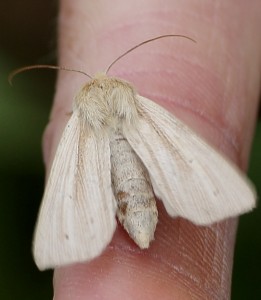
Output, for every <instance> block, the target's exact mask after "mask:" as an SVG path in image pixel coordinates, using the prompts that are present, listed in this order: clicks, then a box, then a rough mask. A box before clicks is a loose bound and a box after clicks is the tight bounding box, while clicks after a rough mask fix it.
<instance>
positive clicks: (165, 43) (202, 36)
mask: <svg viewBox="0 0 261 300" xmlns="http://www.w3.org/2000/svg"><path fill="white" fill-rule="evenodd" d="M246 5H247V7H245V6H246ZM260 6H261V3H260V1H258V0H256V1H254V0H253V1H251V2H248V3H247V2H246V1H244V0H240V1H238V0H230V1H227V0H220V1H214V2H213V1H207V0H203V1H196V0H184V1H172V0H167V1H164V2H163V1H157V0H145V1H139V0H134V1H125V0H123V1H122V0H121V1H120V0H115V1H113V4H112V3H111V1H105V0H97V1H84V0H75V1H70V0H61V1H60V17H59V65H61V66H66V67H72V68H74V69H79V70H84V71H86V72H88V73H89V74H90V75H94V74H95V73H96V72H98V71H103V70H105V69H106V67H107V66H108V65H109V64H110V63H111V62H112V61H113V60H114V59H115V58H117V57H118V56H119V55H121V54H122V53H123V52H124V51H126V50H128V49H130V48H131V47H133V46H134V45H136V44H138V43H139V42H141V41H144V40H146V39H149V38H151V37H155V36H158V35H163V34H169V33H171V34H183V35H187V36H189V37H191V38H194V39H195V40H196V41H197V43H196V44H194V43H192V42H190V41H188V40H185V39H181V38H170V39H167V40H160V41H157V42H154V43H151V44H148V45H146V46H143V47H142V48H140V49H137V50H135V51H133V52H132V53H131V54H129V55H128V56H126V57H125V58H123V59H122V60H121V61H119V62H118V63H117V65H115V66H114V67H113V68H112V69H111V70H110V72H109V74H111V75H114V76H118V77H120V78H123V79H126V80H128V81H129V82H131V84H132V85H133V86H134V87H135V88H136V90H137V91H138V93H139V94H141V95H143V96H145V97H148V98H150V99H152V100H154V101H156V102H158V103H160V104H161V105H162V106H164V107H165V108H167V109H168V110H170V111H171V112H173V113H174V114H175V115H176V116H177V117H179V118H180V119H181V120H183V121H184V122H185V123H187V124H188V125H189V126H190V127H192V128H193V129H194V130H195V131H197V132H198V133H199V134H201V135H202V136H203V137H204V138H205V139H206V140H208V142H209V143H210V144H211V145H213V146H215V147H216V148H218V149H219V151H221V152H222V153H224V155H226V156H227V157H229V158H230V159H232V160H233V161H234V162H235V163H237V164H238V165H239V166H240V167H241V168H242V169H244V170H245V169H246V168H247V160H248V155H249V151H250V147H251V140H252V136H253V130H254V125H255V117H256V111H257V105H258V93H259V88H260V86H259V85H260V53H261V49H260V48H261V47H260V46H261V45H260V36H261V35H260V28H261V26H260V25H261V24H260V23H261V7H260ZM87 80H88V78H85V77H84V76H82V75H79V74H75V73H71V72H60V73H59V76H58V82H57V92H56V96H55V101H54V107H53V110H52V114H51V121H50V123H49V125H48V127H47V129H46V132H45V136H44V157H45V162H46V166H47V170H49V169H50V166H51V161H52V159H53V156H54V154H55V150H56V147H57V144H58V142H59V139H60V136H61V133H62V131H63V128H64V126H65V123H66V121H67V120H68V118H69V114H70V112H71V107H72V100H73V96H74V95H75V94H76V92H77V91H78V90H79V89H80V88H81V86H82V85H83V84H84V83H85V82H86V81H87ZM158 209H159V223H158V226H157V229H156V233H155V241H153V242H152V243H151V246H150V248H149V249H148V250H140V249H139V248H138V247H137V246H136V245H135V244H134V243H133V242H132V240H131V239H130V238H129V237H128V235H127V234H126V233H125V232H124V231H123V229H122V228H121V227H120V226H118V228H117V230H116V232H115V235H114V237H113V240H112V242H111V244H110V245H109V246H108V247H107V249H106V250H105V251H104V253H103V254H102V255H101V256H100V257H98V258H97V259H95V260H93V261H91V262H89V263H84V264H78V265H73V266H69V267H63V268H59V269H56V270H55V273H54V299H56V300H58V299H63V300H67V299H74V300H75V299H77V300H80V299H114V300H117V299H123V298H124V299H125V300H129V299H152V300H153V299H159V298H160V299H229V298H230V286H231V274H232V261H233V250H234V243H235V235H236V227H237V220H235V219H233V220H226V221H224V222H221V223H218V224H214V225H212V226H209V227H197V226H195V225H193V224H191V223H190V222H188V221H186V220H183V219H180V218H176V219H172V218H170V217H169V216H168V215H167V213H166V211H165V209H164V207H163V205H162V203H161V202H160V201H158Z"/></svg>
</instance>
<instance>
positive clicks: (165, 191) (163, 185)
mask: <svg viewBox="0 0 261 300" xmlns="http://www.w3.org/2000/svg"><path fill="white" fill-rule="evenodd" d="M137 99H138V104H139V112H140V118H139V122H137V124H136V128H135V127H124V128H123V130H124V135H125V136H126V138H127V140H128V142H129V143H130V145H131V146H132V148H133V149H134V150H135V151H136V153H137V154H138V155H139V156H140V158H141V160H142V161H143V163H144V164H145V166H146V167H147V169H148V171H149V174H150V178H151V180H152V185H153V189H154V192H155V194H156V195H157V196H158V197H159V198H160V199H161V200H162V201H163V203H164V205H165V207H166V209H167V211H168V213H169V214H170V215H172V216H177V215H178V216H181V217H184V218H186V219H188V220H190V221H192V222H194V223H196V224H201V225H207V224H211V223H213V222H217V221H220V220H222V219H225V218H228V217H233V216H237V215H239V214H241V213H244V212H246V211H249V210H251V209H253V208H254V206H255V200H256V194H255V190H254V188H253V186H252V184H251V183H250V182H249V181H248V179H247V178H246V177H245V176H244V175H243V174H242V172H240V171H239V169H238V168H237V167H236V166H234V165H233V164H232V163H230V162H229V161H228V160H227V159H225V158H224V157H223V156H222V155H220V154H219V153H217V151H215V150H214V149H213V148H212V147H210V146H209V145H208V144H207V143H206V142H205V141H203V139H201V138H200V137H199V136H198V135H196V134H195V133H194V132H193V131H192V130H190V129H189V128H188V127H187V126H185V125H184V124H183V123H182V122H181V121H179V120H178V119H177V118H175V116H173V115H171V114H170V113H168V112H167V111H166V110H164V109H163V108H162V107H160V106H159V105H157V104H156V103H154V102H152V101H150V100H149V99H146V98H144V97H141V96H138V97H137Z"/></svg>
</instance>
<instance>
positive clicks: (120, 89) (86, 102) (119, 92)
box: [74, 74, 158, 248]
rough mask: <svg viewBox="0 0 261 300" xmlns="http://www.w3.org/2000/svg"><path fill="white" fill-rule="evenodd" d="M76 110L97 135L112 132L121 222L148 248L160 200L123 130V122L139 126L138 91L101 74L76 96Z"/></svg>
mask: <svg viewBox="0 0 261 300" xmlns="http://www.w3.org/2000/svg"><path fill="white" fill-rule="evenodd" d="M76 110H77V112H78V113H79V114H80V117H81V119H83V120H84V121H85V122H86V124H87V126H88V127H89V128H91V129H92V130H94V131H95V132H96V133H97V134H99V131H100V132H101V133H103V132H104V130H108V134H109V137H110V151H111V154H110V157H111V178H112V188H113V192H114V196H115V199H116V202H117V205H118V209H117V216H118V219H119V221H120V222H121V224H122V225H123V227H124V228H125V230H126V231H127V232H128V233H129V235H130V236H131V238H132V239H133V240H134V241H135V243H137V244H138V245H139V247H140V248H148V247H149V244H150V242H151V241H152V240H153V239H154V232H155V229H156V225H157V222H158V211H157V207H156V200H155V197H154V194H153V189H152V185H151V182H150V178H149V175H148V171H147V169H146V168H145V166H144V164H143V163H142V161H141V159H140V158H139V157H138V156H137V154H136V153H135V151H134V150H133V149H132V148H131V146H130V144H129V143H128V141H127V140H126V138H125V137H124V136H123V134H122V130H121V126H122V123H123V122H126V123H127V124H128V125H130V126H135V123H136V122H137V121H138V111H137V105H136V92H135V90H134V89H133V88H132V86H131V85H130V84H129V83H127V82H125V81H123V80H119V79H116V78H110V77H108V76H107V75H105V74H98V75H97V76H96V77H95V78H94V79H93V80H92V81H90V82H89V83H87V84H86V85H85V86H84V87H83V88H82V90H81V91H80V93H79V94H78V95H77V96H76V98H75V103H74V111H76Z"/></svg>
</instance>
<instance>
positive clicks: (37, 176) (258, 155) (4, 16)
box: [0, 0, 261, 300]
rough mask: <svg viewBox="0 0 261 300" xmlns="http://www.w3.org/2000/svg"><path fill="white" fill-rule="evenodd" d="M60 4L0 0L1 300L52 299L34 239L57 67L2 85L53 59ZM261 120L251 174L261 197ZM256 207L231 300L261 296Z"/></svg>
mask: <svg viewBox="0 0 261 300" xmlns="http://www.w3.org/2000/svg"><path fill="white" fill-rule="evenodd" d="M57 8H58V4H57V2H56V1H51V0H45V1H40V0H24V1H18V0H14V1H3V0H2V1H1V2H0V42H1V43H0V141H1V148H0V156H1V160H0V191H1V201H0V238H1V241H2V242H1V246H0V299H1V300H2V299H3V300H6V299H12V300H13V299H26V300H31V299H39V300H41V299H52V273H51V272H50V271H47V272H39V271H38V270H37V268H36V267H35V265H34V262H33V260H32V255H31V240H32V234H33V228H34V224H35V220H36V215H37V210H38V207H39V204H40V200H41V197H42V193H43V183H44V168H43V163H42V154H41V139H42V133H43V130H44V127H45V125H46V123H47V121H48V115H49V111H50V107H51V101H52V96H53V93H54V83H55V75H56V74H55V72H54V71H48V70H46V71H43V70H41V71H34V72H28V73H25V74H24V75H22V76H19V78H16V79H15V86H14V87H10V86H9V85H8V82H7V77H8V73H9V72H10V71H11V70H13V69H15V68H17V67H20V66H24V65H30V64H36V63H55V58H56V52H55V49H56V44H55V43H56V42H55V39H56V19H57ZM260 167H261V122H260V121H259V123H258V125H257V131H256V136H255V140H254V145H253V151H252V156H251V164H250V170H249V176H250V178H251V179H252V180H253V181H254V183H255V185H256V187H257V189H258V192H259V195H260V194H261V177H260V175H259V174H260V172H259V168H260ZM260 227H261V208H260V206H259V208H258V209H256V210H255V211H254V212H253V213H251V214H248V215H244V216H242V217H241V219H240V226H239V231H238V239H237V245H236V253H235V264H234V273H233V286H232V299H233V300H241V299H242V300H243V299H251V300H252V299H261V275H260V270H261V235H260V232H259V231H260V230H259V228H260Z"/></svg>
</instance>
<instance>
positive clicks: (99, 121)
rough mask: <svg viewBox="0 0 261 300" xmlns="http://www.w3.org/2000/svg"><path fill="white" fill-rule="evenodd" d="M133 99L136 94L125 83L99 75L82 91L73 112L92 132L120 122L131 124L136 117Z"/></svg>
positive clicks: (134, 99)
mask: <svg viewBox="0 0 261 300" xmlns="http://www.w3.org/2000/svg"><path fill="white" fill-rule="evenodd" d="M135 96H136V91H135V90H134V89H133V87H132V86H131V85H130V84H129V83H128V82H126V81H123V80H120V79H117V78H112V77H108V76H107V75H106V74H103V73H101V74H97V75H96V76H95V77H94V79H93V80H91V81H90V82H88V83H87V84H86V85H85V86H84V87H83V88H82V89H81V91H80V92H79V93H78V95H77V96H76V97H75V101H74V105H73V110H74V111H75V110H77V111H78V113H79V114H80V116H81V117H83V119H85V120H86V122H87V123H88V124H89V126H90V127H91V128H93V129H94V130H99V129H101V128H102V127H105V126H111V127H112V126H114V125H115V122H116V124H118V123H119V122H121V121H125V122H128V123H129V124H131V125H134V124H135V122H136V120H137V116H138V112H137V106H136V97H135Z"/></svg>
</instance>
